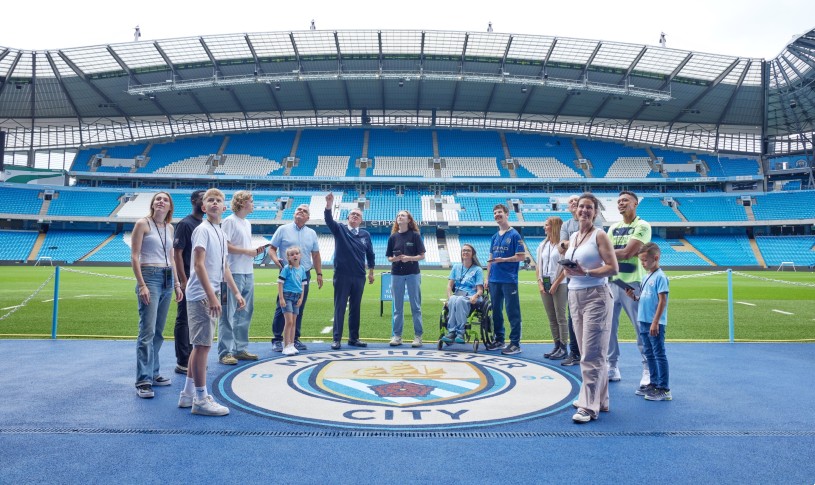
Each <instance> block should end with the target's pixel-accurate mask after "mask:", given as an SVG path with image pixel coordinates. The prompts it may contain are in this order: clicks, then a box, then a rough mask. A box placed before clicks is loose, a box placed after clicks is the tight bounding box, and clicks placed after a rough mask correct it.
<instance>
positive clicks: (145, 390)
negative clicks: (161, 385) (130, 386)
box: [136, 384, 155, 399]
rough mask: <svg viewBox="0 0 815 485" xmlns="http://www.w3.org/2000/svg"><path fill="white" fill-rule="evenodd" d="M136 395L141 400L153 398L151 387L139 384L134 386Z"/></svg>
mask: <svg viewBox="0 0 815 485" xmlns="http://www.w3.org/2000/svg"><path fill="white" fill-rule="evenodd" d="M136 395H137V396H139V397H140V398H142V399H150V398H152V397H153V396H155V393H154V392H153V386H151V385H150V384H140V385H138V386H136Z"/></svg>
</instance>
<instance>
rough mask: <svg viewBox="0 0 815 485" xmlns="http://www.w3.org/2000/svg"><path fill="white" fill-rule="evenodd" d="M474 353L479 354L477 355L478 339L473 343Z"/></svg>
mask: <svg viewBox="0 0 815 485" xmlns="http://www.w3.org/2000/svg"><path fill="white" fill-rule="evenodd" d="M473 353H474V354H477V353H478V339H475V340H474V341H473Z"/></svg>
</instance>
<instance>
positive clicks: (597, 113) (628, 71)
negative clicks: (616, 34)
mask: <svg viewBox="0 0 815 485" xmlns="http://www.w3.org/2000/svg"><path fill="white" fill-rule="evenodd" d="M646 50H647V48H646V47H645V46H642V48H641V49H640V52H639V54H637V57H635V58H634V60H633V61H631V64H629V65H628V69H626V70H625V74H624V75H623V78H622V79H620V81H619V82H618V83H617V85H618V86H619V85H620V84H622V83H624V82H626V80H628V78H629V76H631V73H632V72H633V71H634V67H635V66H636V65H637V63H638V62H640V59H642V56H644V55H645V51H646ZM609 99H611V98H609V97H606V99H604V100H603V102H602V103H600V106H598V107H597V109H596V110H594V113H592V114H591V117H590V118H589V124H591V123H594V119H595V118H597V117H598V116H600V113H602V112H603V109H605V107H606V105H607V104H608V100H609Z"/></svg>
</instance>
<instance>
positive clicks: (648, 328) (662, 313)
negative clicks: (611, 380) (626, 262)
mask: <svg viewBox="0 0 815 485" xmlns="http://www.w3.org/2000/svg"><path fill="white" fill-rule="evenodd" d="M637 257H638V258H639V260H640V262H641V263H642V267H643V268H645V270H646V271H647V272H648V275H647V276H645V278H643V280H642V287H641V291H640V295H639V298H637V297H636V295H635V294H634V291H633V290H630V289H629V290H627V291H626V294H627V295H628V296H629V297H631V298H634V299H635V300H637V301H639V308H638V311H637V314H638V320H639V332H640V337H641V338H642V342H643V353H644V354H645V358H646V359H647V360H648V368H649V370H650V372H651V382H650V383H649V384H648V385H642V386H640V388H639V389H637V391H636V392H635V394H637V395H638V396H645V399H647V400H649V401H670V400H671V399H672V398H673V397H672V396H671V389H670V387H669V385H668V358H667V356H666V355H665V329H666V327H667V326H668V277H667V276H665V273H664V272H663V271H662V269H661V268H660V267H659V258H660V249H659V246H657V245H656V244H655V243H653V242H649V243H647V244H645V245H643V246H642V248H641V249H640V251H639V253H638V254H637Z"/></svg>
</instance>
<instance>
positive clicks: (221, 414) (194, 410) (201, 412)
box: [192, 407, 229, 416]
mask: <svg viewBox="0 0 815 485" xmlns="http://www.w3.org/2000/svg"><path fill="white" fill-rule="evenodd" d="M192 414H197V415H199V416H226V415H228V414H229V409H227V410H226V412H225V413H210V412H207V411H201V410H200V409H195V407H193V408H192Z"/></svg>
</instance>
